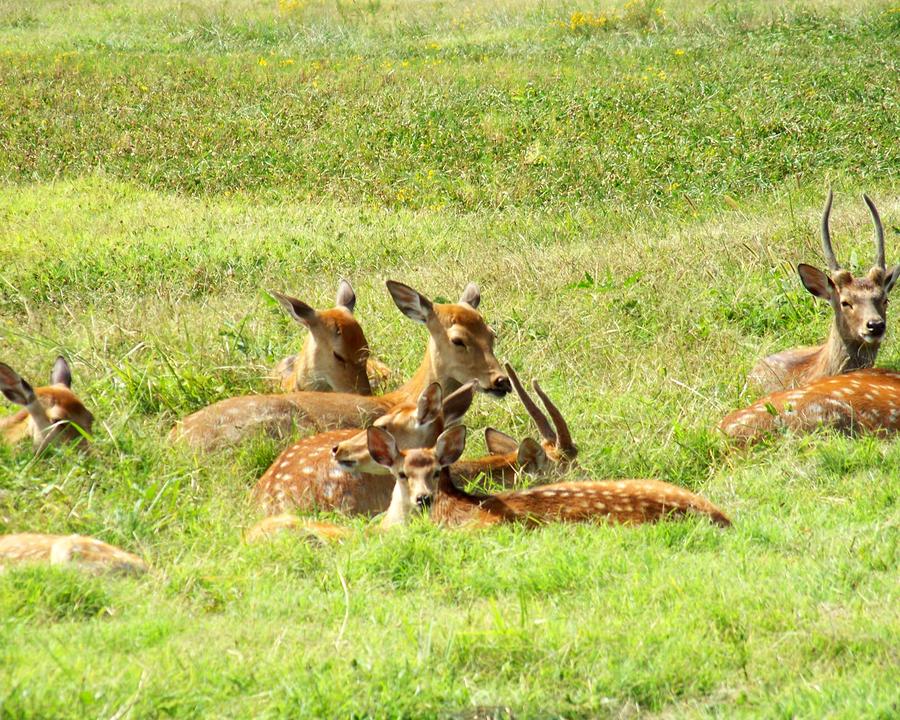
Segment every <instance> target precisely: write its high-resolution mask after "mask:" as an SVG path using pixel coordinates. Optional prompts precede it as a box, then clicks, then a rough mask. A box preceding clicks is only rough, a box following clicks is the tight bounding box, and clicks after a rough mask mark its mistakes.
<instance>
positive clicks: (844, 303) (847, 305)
mask: <svg viewBox="0 0 900 720" xmlns="http://www.w3.org/2000/svg"><path fill="white" fill-rule="evenodd" d="M841 307H845V308H852V307H853V306H852V305H851V304H850V303H848V302H847V301H846V300H841Z"/></svg>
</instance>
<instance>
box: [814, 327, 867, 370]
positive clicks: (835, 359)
mask: <svg viewBox="0 0 900 720" xmlns="http://www.w3.org/2000/svg"><path fill="white" fill-rule="evenodd" d="M877 356H878V345H869V344H867V343H860V342H854V341H848V340H845V339H844V338H843V337H841V333H840V330H839V329H838V326H837V323H836V322H835V323H833V324H832V326H831V332H830V333H829V334H828V339H827V340H826V341H825V344H824V345H822V347H821V348H820V349H819V352H818V353H817V357H816V359H815V361H814V363H813V365H812V370H813V375H812V377H826V376H831V375H840V374H841V373H845V372H850V371H851V370H860V369H862V368H870V367H872V366H873V365H874V364H875V358H876V357H877Z"/></svg>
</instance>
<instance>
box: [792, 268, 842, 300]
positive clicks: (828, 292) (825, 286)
mask: <svg viewBox="0 0 900 720" xmlns="http://www.w3.org/2000/svg"><path fill="white" fill-rule="evenodd" d="M797 273H798V274H799V275H800V281H801V282H802V283H803V287H805V288H806V289H807V290H809V291H810V292H811V293H812V294H813V295H815V296H816V297H820V298H822V299H823V300H831V298H832V297H833V295H834V292H835V290H837V288H836V287H835V284H834V282H832V280H831V278H830V277H828V276H827V275H826V274H825V273H823V272H822V271H821V270H819V268H815V267H813V266H812V265H807V264H806V263H800V264H799V265H798V266H797Z"/></svg>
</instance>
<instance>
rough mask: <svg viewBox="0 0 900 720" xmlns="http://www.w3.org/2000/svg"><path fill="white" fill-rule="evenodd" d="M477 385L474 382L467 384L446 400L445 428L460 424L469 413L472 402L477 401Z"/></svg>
mask: <svg viewBox="0 0 900 720" xmlns="http://www.w3.org/2000/svg"><path fill="white" fill-rule="evenodd" d="M476 384H477V383H476V382H474V381H471V382H467V383H466V384H465V385H463V386H462V387H461V388H460V389H459V390H457V391H456V392H454V393H450V394H449V395H448V396H447V397H446V398H444V427H449V426H450V425H452V424H453V423H455V422H459V421H460V420H462V417H463V415H465V414H466V413H467V412H468V410H469V408H470V407H471V406H472V400H474V399H475V385H476Z"/></svg>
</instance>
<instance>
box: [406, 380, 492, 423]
mask: <svg viewBox="0 0 900 720" xmlns="http://www.w3.org/2000/svg"><path fill="white" fill-rule="evenodd" d="M477 384H478V383H477V382H476V381H475V380H471V381H469V382H467V383H466V384H465V385H463V386H462V387H461V388H459V389H458V390H456V391H455V392H452V393H450V394H449V395H448V396H447V397H443V395H444V393H443V390H442V389H441V384H440V383H438V382H433V383H431V385H429V386H428V387H427V388H425V389H424V390H423V391H422V394H421V395H419V400H418V402H417V403H416V422H417V423H418V424H419V425H428V424H429V423H433V422H434V421H435V420H437V419H438V418H439V417H441V416H443V418H444V426H445V427H448V426H450V425H452V424H453V423H455V422H458V421H459V420H461V419H462V417H463V415H465V414H466V412H468V410H469V408H470V407H471V406H472V400H473V399H474V398H475V386H476V385H477Z"/></svg>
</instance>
